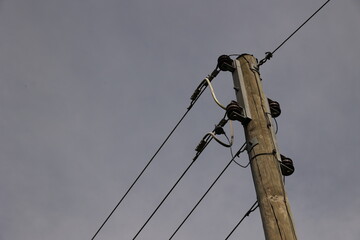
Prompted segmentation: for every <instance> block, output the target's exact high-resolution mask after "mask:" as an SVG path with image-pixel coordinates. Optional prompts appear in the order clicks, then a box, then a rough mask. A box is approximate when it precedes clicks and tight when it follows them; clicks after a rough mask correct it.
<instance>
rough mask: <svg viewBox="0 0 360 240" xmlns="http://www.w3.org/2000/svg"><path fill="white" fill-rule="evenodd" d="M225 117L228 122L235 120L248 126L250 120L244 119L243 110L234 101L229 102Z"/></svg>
mask: <svg viewBox="0 0 360 240" xmlns="http://www.w3.org/2000/svg"><path fill="white" fill-rule="evenodd" d="M226 115H227V116H228V118H229V119H230V120H233V121H235V120H237V121H239V122H241V123H242V124H243V125H246V124H248V123H249V122H250V120H251V119H250V118H248V117H246V115H245V114H244V109H243V108H242V107H240V106H239V104H238V103H237V102H236V101H231V103H230V104H229V105H227V107H226Z"/></svg>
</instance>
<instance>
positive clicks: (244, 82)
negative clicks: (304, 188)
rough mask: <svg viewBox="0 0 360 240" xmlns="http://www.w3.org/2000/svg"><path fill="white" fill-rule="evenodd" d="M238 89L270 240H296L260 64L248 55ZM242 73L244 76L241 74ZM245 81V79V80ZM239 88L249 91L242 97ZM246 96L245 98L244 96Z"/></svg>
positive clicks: (240, 66)
mask: <svg viewBox="0 0 360 240" xmlns="http://www.w3.org/2000/svg"><path fill="white" fill-rule="evenodd" d="M234 63H235V64H234V66H235V71H234V72H233V74H238V75H239V77H238V78H240V80H241V83H238V82H236V81H238V80H239V79H236V78H235V77H234V86H235V91H236V95H237V101H238V103H239V105H240V106H241V105H242V106H243V110H244V111H247V113H245V115H247V116H249V118H251V120H249V119H248V120H249V121H246V123H245V124H244V130H245V136H246V141H247V144H248V145H247V150H248V154H249V159H250V161H251V171H252V175H253V180H254V185H255V190H256V195H257V199H258V203H259V208H260V214H261V219H262V223H263V228H264V232H265V239H266V240H282V239H286V240H296V239H297V238H296V233H295V227H294V224H293V221H292V215H291V211H290V205H289V200H288V198H287V195H286V192H285V188H284V183H283V179H282V174H281V171H280V164H279V163H280V161H281V159H280V152H279V149H278V147H277V142H276V138H275V134H274V128H273V126H272V122H271V115H270V109H269V104H268V100H267V98H266V96H265V94H264V92H263V89H262V84H261V79H260V76H259V71H258V70H259V69H258V67H257V60H256V58H254V57H253V56H252V55H248V54H244V55H241V56H240V57H239V58H238V59H236V60H234ZM240 69H241V72H240ZM241 78H242V79H241ZM239 87H243V88H244V87H245V91H242V94H239V92H240V91H239ZM244 93H245V94H244Z"/></svg>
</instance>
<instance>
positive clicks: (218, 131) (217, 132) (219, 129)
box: [213, 118, 228, 135]
mask: <svg viewBox="0 0 360 240" xmlns="http://www.w3.org/2000/svg"><path fill="white" fill-rule="evenodd" d="M227 122H228V120H226V119H225V118H223V119H221V121H220V122H219V124H218V125H215V128H214V130H213V132H214V133H215V135H221V134H225V131H224V128H223V127H224V126H225V124H226V123H227Z"/></svg>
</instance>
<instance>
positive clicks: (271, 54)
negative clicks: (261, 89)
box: [258, 0, 330, 67]
mask: <svg viewBox="0 0 360 240" xmlns="http://www.w3.org/2000/svg"><path fill="white" fill-rule="evenodd" d="M329 2H330V0H327V1H326V2H325V3H324V4H323V5H322V6H321V7H320V8H319V9H318V10H316V11H315V12H314V13H313V14H312V15H311V16H310V17H309V18H308V19H306V20H305V22H303V23H302V24H301V25H300V26H299V27H298V28H297V29H296V30H295V31H294V32H293V33H292V34H291V35H290V36H289V37H287V38H286V39H285V40H284V41H283V42H282V43H281V44H280V45H279V46H278V47H277V48H275V50H274V51H272V52H266V53H265V58H264V59H262V60H261V61H260V62H259V64H258V66H259V67H260V66H261V65H263V64H264V63H265V62H266V61H267V60H270V58H272V56H273V55H274V53H275V52H276V51H277V50H279V49H280V48H281V47H282V46H283V45H284V44H285V43H286V42H287V41H288V40H289V39H290V38H291V37H292V36H294V34H295V33H297V32H298V31H299V30H300V29H301V28H302V27H303V26H304V25H305V24H306V23H307V22H308V21H310V19H311V18H313V17H314V16H315V15H316V14H317V13H318V12H319V11H320V10H321V9H322V8H323V7H325V5H326V4H328V3H329Z"/></svg>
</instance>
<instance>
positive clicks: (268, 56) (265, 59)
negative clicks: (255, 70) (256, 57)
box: [258, 52, 273, 67]
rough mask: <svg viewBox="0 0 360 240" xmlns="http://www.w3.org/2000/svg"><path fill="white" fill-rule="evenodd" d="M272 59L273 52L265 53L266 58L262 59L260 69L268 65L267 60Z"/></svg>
mask: <svg viewBox="0 0 360 240" xmlns="http://www.w3.org/2000/svg"><path fill="white" fill-rule="evenodd" d="M272 57H273V54H272V52H266V53H265V58H264V59H262V60H261V61H260V62H259V64H258V66H259V67H260V66H261V65H263V64H264V63H266V61H267V60H270V59H271V58H272Z"/></svg>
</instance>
